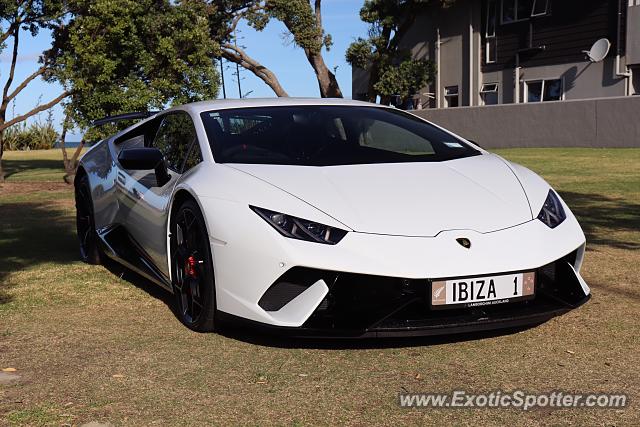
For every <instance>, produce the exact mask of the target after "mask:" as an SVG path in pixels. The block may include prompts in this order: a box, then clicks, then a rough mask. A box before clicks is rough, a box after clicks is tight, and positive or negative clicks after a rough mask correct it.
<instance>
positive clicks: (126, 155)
mask: <svg viewBox="0 0 640 427" xmlns="http://www.w3.org/2000/svg"><path fill="white" fill-rule="evenodd" d="M118 162H119V163H120V165H122V167H123V168H125V169H129V170H151V169H153V170H154V171H155V173H156V181H157V184H158V187H162V186H163V185H165V184H166V183H167V182H169V179H170V177H169V173H168V172H167V164H166V163H165V161H164V154H162V152H161V151H160V150H158V149H157V148H149V147H145V148H126V149H124V150H121V151H120V154H118Z"/></svg>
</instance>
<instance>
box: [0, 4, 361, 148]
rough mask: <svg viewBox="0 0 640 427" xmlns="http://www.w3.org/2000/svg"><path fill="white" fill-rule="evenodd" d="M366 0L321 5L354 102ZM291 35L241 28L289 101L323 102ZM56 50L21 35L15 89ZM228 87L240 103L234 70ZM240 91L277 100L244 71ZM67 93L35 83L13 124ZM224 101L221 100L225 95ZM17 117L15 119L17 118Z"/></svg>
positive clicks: (58, 116) (0, 58)
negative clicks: (348, 54) (353, 52)
mask: <svg viewBox="0 0 640 427" xmlns="http://www.w3.org/2000/svg"><path fill="white" fill-rule="evenodd" d="M362 4H363V0H324V1H323V2H322V16H323V25H324V27H325V31H326V32H327V33H329V34H331V36H332V38H333V46H332V47H331V49H330V51H329V52H324V55H323V56H324V59H325V62H326V64H327V66H328V67H329V69H333V68H334V67H337V69H336V76H337V78H338V82H339V84H340V89H341V90H342V93H343V94H344V96H345V97H350V96H351V67H350V66H349V64H347V62H346V61H345V59H344V54H345V51H346V50H347V47H348V46H349V44H350V43H351V42H352V41H353V40H355V39H356V38H357V37H364V36H366V34H367V26H366V24H365V23H363V22H362V21H361V20H360V17H359V11H360V8H361V7H362ZM285 32H286V29H285V27H284V25H282V23H280V22H279V21H275V20H273V21H271V23H270V24H269V25H268V26H267V28H266V29H265V30H264V31H262V32H260V33H258V32H256V31H255V30H253V29H251V28H250V27H248V26H246V25H240V26H239V32H238V39H239V40H238V44H240V45H242V46H245V47H246V50H247V53H249V54H250V55H251V56H252V57H254V58H255V59H256V60H258V61H259V62H260V63H262V64H263V65H264V66H266V67H268V68H270V69H271V70H272V71H273V72H274V73H275V74H276V76H278V79H279V80H280V83H281V84H282V86H283V87H284V88H285V90H286V91H287V92H288V93H289V95H290V96H311V97H317V96H319V90H318V84H317V81H316V78H315V74H314V72H313V69H312V68H311V66H310V65H309V63H308V62H307V59H306V57H305V56H304V52H303V51H302V50H301V49H299V48H297V47H295V46H294V45H293V44H291V43H288V42H287V38H286V37H284V34H285ZM50 44H51V34H50V33H49V32H47V31H42V32H41V33H40V34H38V36H36V37H31V35H30V34H29V33H26V32H25V33H22V34H21V40H20V51H19V56H18V63H17V66H16V72H15V78H14V84H13V87H15V86H16V85H18V84H19V83H20V82H21V81H22V80H23V79H24V78H25V77H27V76H28V75H29V74H31V73H32V72H33V71H35V70H36V69H37V68H38V58H39V55H40V53H41V52H42V51H43V50H45V49H47V48H48V47H49V46H50ZM10 54H11V45H10V44H9V46H8V47H7V48H5V49H4V51H3V52H2V53H1V54H0V84H1V85H2V86H4V83H5V81H6V78H7V75H8V71H9V62H10ZM224 76H225V83H226V84H225V87H226V92H227V97H228V98H237V97H238V94H239V92H238V85H237V78H236V76H235V64H230V63H229V64H225V71H224ZM240 85H241V89H242V95H243V96H245V95H246V96H247V97H249V98H257V97H272V96H274V94H273V92H272V91H271V89H270V88H269V87H268V86H267V85H265V84H264V83H263V82H262V80H260V79H258V78H257V77H255V76H254V75H253V74H252V73H251V72H249V71H246V70H243V69H242V68H241V69H240ZM61 91H62V89H61V87H60V86H59V85H57V84H48V83H46V82H44V81H43V80H41V79H37V80H34V81H32V82H31V83H30V84H29V86H28V87H27V88H26V89H25V90H24V91H23V92H21V93H20V95H19V96H18V97H17V98H16V102H15V109H14V108H13V105H11V106H10V107H9V111H8V114H7V116H8V118H11V117H13V116H14V115H20V114H23V113H25V112H27V111H29V110H31V109H32V108H33V107H34V106H36V105H38V104H40V103H46V102H48V101H49V100H51V99H53V98H55V97H56V96H57V95H58V94H60V92H61ZM219 97H220V98H221V97H222V90H220V93H219ZM14 113H15V114H14ZM46 118H47V113H41V114H40V115H39V116H37V117H33V118H32V119H31V121H34V120H41V121H45V120H46ZM53 118H54V124H55V126H56V128H58V129H60V128H61V124H62V121H63V115H62V108H61V107H60V106H57V107H54V108H53ZM80 137H81V135H80V134H79V133H78V131H74V132H73V134H69V135H68V137H67V139H68V140H70V141H73V140H74V139H78V140H79V139H80Z"/></svg>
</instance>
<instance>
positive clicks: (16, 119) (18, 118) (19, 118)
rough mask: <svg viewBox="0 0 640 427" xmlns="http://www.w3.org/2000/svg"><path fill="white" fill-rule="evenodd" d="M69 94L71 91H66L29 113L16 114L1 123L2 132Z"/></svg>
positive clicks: (46, 108) (51, 105) (0, 129)
mask: <svg viewBox="0 0 640 427" xmlns="http://www.w3.org/2000/svg"><path fill="white" fill-rule="evenodd" d="M69 95H71V92H70V91H64V92H62V93H61V94H60V95H59V96H58V97H57V98H55V99H52V100H51V101H49V102H47V103H46V104H42V105H39V106H37V107H36V108H34V109H33V110H31V111H29V112H28V113H25V114H23V115H21V116H16V117H14V118H13V119H11V120H9V121H8V122H5V123H2V124H0V133H1V132H3V131H4V130H5V129H7V128H8V127H11V126H13V125H15V124H16V123H20V122H22V121H25V120H27V119H28V118H29V117H31V116H35V115H36V114H38V113H40V112H42V111H45V110H48V109H49V108H51V107H53V106H54V105H56V104H57V103H59V102H60V101H62V100H63V99H65V98H66V97H67V96H69Z"/></svg>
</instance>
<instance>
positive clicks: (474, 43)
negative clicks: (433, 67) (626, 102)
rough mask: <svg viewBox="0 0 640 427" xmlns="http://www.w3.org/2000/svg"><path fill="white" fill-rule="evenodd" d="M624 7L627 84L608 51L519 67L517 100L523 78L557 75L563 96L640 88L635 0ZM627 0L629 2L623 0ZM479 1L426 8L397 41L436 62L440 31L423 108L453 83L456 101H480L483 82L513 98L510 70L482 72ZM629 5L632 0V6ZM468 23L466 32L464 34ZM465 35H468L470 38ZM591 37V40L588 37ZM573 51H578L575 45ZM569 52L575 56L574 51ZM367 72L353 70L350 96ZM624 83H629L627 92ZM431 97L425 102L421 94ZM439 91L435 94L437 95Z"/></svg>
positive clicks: (439, 102)
mask: <svg viewBox="0 0 640 427" xmlns="http://www.w3.org/2000/svg"><path fill="white" fill-rule="evenodd" d="M623 2H624V3H623V5H624V6H625V7H626V6H627V5H631V4H632V3H633V4H634V5H633V6H629V7H628V14H627V25H626V28H627V55H626V58H625V57H623V58H622V61H621V63H622V65H621V67H620V68H621V70H620V71H626V69H625V64H629V65H631V64H637V65H636V66H632V67H631V70H632V71H633V77H632V78H631V79H629V80H630V82H629V83H627V82H626V79H625V78H621V77H619V76H616V70H615V58H614V57H613V55H610V56H609V57H608V58H607V59H606V60H604V61H603V62H600V63H591V62H590V61H589V60H587V58H586V55H585V56H584V61H580V62H572V63H563V64H558V65H550V66H537V67H524V68H522V69H521V71H520V76H519V80H520V83H519V90H520V94H521V95H520V100H519V101H520V102H523V101H525V100H524V94H525V81H527V80H534V79H552V78H562V79H563V81H564V86H565V90H564V92H565V93H564V99H565V100H575V99H589V98H599V97H617V96H625V95H627V93H640V0H623ZM628 2H629V3H628ZM482 4H483V2H481V1H477V0H476V1H474V0H458V1H456V2H455V3H454V4H453V6H451V7H449V8H445V9H441V8H439V7H433V6H431V7H426V8H425V12H424V13H423V14H421V15H420V16H418V17H417V19H416V23H415V24H414V26H413V27H412V29H411V30H410V31H409V32H408V34H407V35H406V37H405V38H404V39H403V41H402V44H401V45H402V46H403V47H406V48H408V49H410V50H411V51H412V54H413V55H414V57H416V58H425V59H430V60H432V61H434V62H436V61H437V56H438V55H437V53H438V49H437V40H438V37H437V34H438V29H439V32H440V55H439V56H440V64H439V69H440V76H439V85H438V86H436V82H437V81H438V80H436V82H434V83H433V84H432V85H431V86H430V87H427V88H423V90H421V95H422V97H421V98H422V103H423V104H424V105H425V106H426V107H431V108H433V107H435V108H442V107H444V106H445V102H444V88H445V87H447V86H458V88H459V93H460V97H459V102H460V105H466V106H468V105H480V104H481V100H480V89H481V87H482V85H483V84H484V83H498V84H499V95H498V96H499V100H500V103H504V104H508V103H515V102H518V100H516V99H515V87H516V85H515V81H514V79H515V70H514V69H513V68H507V69H504V70H500V71H488V72H484V73H483V72H482V71H481V68H482V54H483V47H482V37H481V34H482V31H484V23H483V20H482V18H483V12H482ZM635 4H638V5H637V6H636V5H635ZM470 25H471V26H472V29H473V30H472V31H473V33H472V35H470ZM470 37H471V40H470ZM593 41H594V42H595V41H596V39H595V38H594V40H593ZM576 53H578V54H580V52H579V50H577V51H576ZM574 56H575V55H574ZM367 80H368V75H367V73H366V72H364V71H362V70H354V71H353V92H352V96H353V97H354V98H356V97H358V94H359V93H362V92H364V91H365V90H366V84H367ZM627 85H630V86H631V88H630V90H629V91H628V92H627ZM428 93H430V94H432V97H433V96H436V99H435V100H434V99H432V100H431V101H429V98H428V96H427V95H425V94H428ZM438 95H439V96H438Z"/></svg>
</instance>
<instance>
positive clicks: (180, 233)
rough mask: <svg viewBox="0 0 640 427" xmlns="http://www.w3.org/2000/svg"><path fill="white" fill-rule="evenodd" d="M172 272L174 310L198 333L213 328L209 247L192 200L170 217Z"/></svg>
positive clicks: (213, 302)
mask: <svg viewBox="0 0 640 427" xmlns="http://www.w3.org/2000/svg"><path fill="white" fill-rule="evenodd" d="M170 231H171V272H172V282H173V283H172V284H173V291H174V295H175V299H176V312H177V315H178V318H179V319H180V321H181V322H182V323H183V324H184V325H185V326H187V327H188V328H189V329H192V330H194V331H197V332H212V331H214V330H215V326H216V325H215V324H216V322H215V318H216V298H215V294H216V293H215V281H214V274H213V260H212V257H211V246H209V238H208V234H207V227H206V225H205V221H204V217H203V216H202V213H201V212H200V209H199V207H198V205H197V203H195V202H194V201H193V200H187V201H185V202H184V203H182V204H181V205H180V206H179V207H178V209H177V210H176V211H175V214H173V215H172V216H171V225H170Z"/></svg>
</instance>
